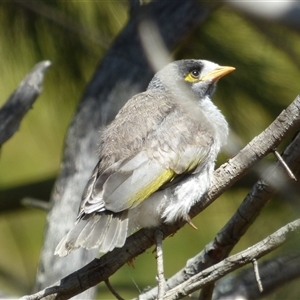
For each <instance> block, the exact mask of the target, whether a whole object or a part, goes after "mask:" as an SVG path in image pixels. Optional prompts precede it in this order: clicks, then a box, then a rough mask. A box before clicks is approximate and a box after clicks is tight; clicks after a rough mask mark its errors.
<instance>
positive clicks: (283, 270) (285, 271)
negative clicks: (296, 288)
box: [214, 252, 300, 300]
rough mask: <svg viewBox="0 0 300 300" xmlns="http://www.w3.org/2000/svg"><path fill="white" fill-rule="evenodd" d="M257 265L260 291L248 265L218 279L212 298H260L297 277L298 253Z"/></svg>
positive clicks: (299, 261) (298, 274)
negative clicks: (260, 281) (260, 285)
mask: <svg viewBox="0 0 300 300" xmlns="http://www.w3.org/2000/svg"><path fill="white" fill-rule="evenodd" d="M258 267H259V273H260V278H261V280H262V285H263V287H264V291H263V292H262V293H261V292H260V291H259V289H258V287H257V282H256V278H255V275H254V272H253V269H252V268H251V267H250V268H247V269H245V270H243V271H241V272H238V273H237V274H234V275H230V276H226V277H224V278H222V279H221V280H219V281H218V283H217V284H216V288H215V292H214V299H215V300H217V299H224V298H225V299H260V298H261V297H262V296H266V295H268V294H270V293H272V292H274V290H276V289H278V288H279V287H281V286H282V285H284V284H286V283H287V282H290V281H291V280H293V279H295V278H299V276H300V253H299V252H295V253H289V254H284V255H280V256H277V257H272V258H271V259H269V260H265V261H263V262H262V263H259V266H258ZM270 274H272V276H270ZM224 287H226V288H224Z"/></svg>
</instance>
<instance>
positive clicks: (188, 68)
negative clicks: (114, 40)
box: [148, 59, 235, 99]
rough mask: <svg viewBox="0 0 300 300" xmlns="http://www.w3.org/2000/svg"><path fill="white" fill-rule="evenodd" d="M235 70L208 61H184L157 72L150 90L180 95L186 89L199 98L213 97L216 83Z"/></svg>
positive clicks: (173, 63)
mask: <svg viewBox="0 0 300 300" xmlns="http://www.w3.org/2000/svg"><path fill="white" fill-rule="evenodd" d="M233 70H235V68H233V67H223V66H219V65H218V64H215V63H213V62H210V61H207V60H195V59H184V60H178V61H174V62H172V63H170V64H168V65H167V66H166V67H164V68H163V69H162V70H160V71H159V72H157V73H156V74H155V76H154V77H153V79H152V81H151V82H150V84H149V87H148V88H151V89H160V90H168V91H171V92H175V93H178V91H179V90H180V91H181V92H182V91H183V90H184V89H186V87H187V90H186V91H190V90H192V91H193V92H194V93H196V95H197V98H198V97H199V98H200V99H203V98H205V96H209V97H211V96H212V94H213V93H214V91H215V87H216V82H217V81H218V80H219V79H220V78H221V77H223V76H224V75H226V74H228V73H230V72H232V71H233Z"/></svg>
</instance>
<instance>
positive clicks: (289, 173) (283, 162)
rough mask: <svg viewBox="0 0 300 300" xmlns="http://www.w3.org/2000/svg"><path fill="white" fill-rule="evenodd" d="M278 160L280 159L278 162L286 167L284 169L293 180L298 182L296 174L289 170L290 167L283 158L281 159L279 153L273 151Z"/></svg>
mask: <svg viewBox="0 0 300 300" xmlns="http://www.w3.org/2000/svg"><path fill="white" fill-rule="evenodd" d="M273 152H274V154H275V156H276V158H277V159H278V161H279V162H280V163H281V164H282V166H283V167H284V169H285V170H286V171H287V173H288V175H289V176H290V178H291V179H293V180H295V181H297V178H296V176H295V175H294V173H293V172H292V170H291V169H290V168H289V166H288V165H287V163H286V162H285V161H284V160H283V158H282V157H281V155H280V154H279V153H278V151H277V150H274V151H273Z"/></svg>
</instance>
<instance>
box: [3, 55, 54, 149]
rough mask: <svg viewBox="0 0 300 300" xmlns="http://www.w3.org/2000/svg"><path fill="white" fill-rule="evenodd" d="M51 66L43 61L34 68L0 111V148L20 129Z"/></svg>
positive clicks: (48, 62) (40, 90)
mask: <svg viewBox="0 0 300 300" xmlns="http://www.w3.org/2000/svg"><path fill="white" fill-rule="evenodd" d="M50 65H51V63H50V61H48V60H45V61H42V62H40V63H38V64H36V65H35V66H34V68H33V69H32V70H31V71H30V73H28V74H27V76H26V77H25V78H24V79H23V81H22V82H21V83H20V85H19V87H18V88H17V89H16V90H15V92H14V93H13V94H12V95H11V96H10V97H9V99H8V100H7V102H6V103H5V104H4V105H3V106H2V108H1V109H0V146H1V145H3V144H4V143H5V142H6V141H7V140H8V139H9V138H10V137H11V136H12V135H13V134H14V133H15V132H16V131H17V130H18V128H19V127H20V123H21V121H22V119H23V117H24V116H25V114H26V113H27V112H28V110H29V109H30V108H31V107H32V105H33V103H34V101H35V100H36V98H37V97H38V96H39V94H40V93H41V92H42V83H43V80H44V75H45V72H46V70H47V69H48V68H49V66H50Z"/></svg>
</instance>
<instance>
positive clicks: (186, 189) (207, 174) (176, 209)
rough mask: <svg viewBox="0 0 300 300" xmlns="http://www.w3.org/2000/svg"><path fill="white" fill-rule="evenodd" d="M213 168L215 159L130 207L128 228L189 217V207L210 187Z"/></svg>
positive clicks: (130, 229) (132, 228) (132, 229)
mask: <svg viewBox="0 0 300 300" xmlns="http://www.w3.org/2000/svg"><path fill="white" fill-rule="evenodd" d="M213 170H214V162H213V161H212V162H211V163H208V164H206V166H205V167H204V169H203V170H202V171H201V172H200V173H198V174H195V175H191V176H189V177H188V178H187V179H186V180H183V181H182V182H180V183H178V184H177V185H176V186H174V187H169V188H167V189H165V190H162V191H158V192H156V193H154V194H152V195H151V196H150V197H149V198H148V199H147V200H145V201H144V202H143V203H142V204H140V205H139V206H137V207H136V208H134V209H131V210H129V231H128V233H129V234H131V233H132V232H133V231H134V230H136V229H138V228H141V227H156V226H158V225H159V224H160V223H161V222H162V221H163V222H165V223H173V222H175V221H177V220H179V219H183V218H186V216H187V214H188V213H189V210H190V208H191V206H192V205H193V204H195V203H196V202H197V201H199V199H200V198H201V197H202V196H203V194H204V193H205V192H206V191H207V190H208V188H209V187H210V183H211V178H212V175H213Z"/></svg>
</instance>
